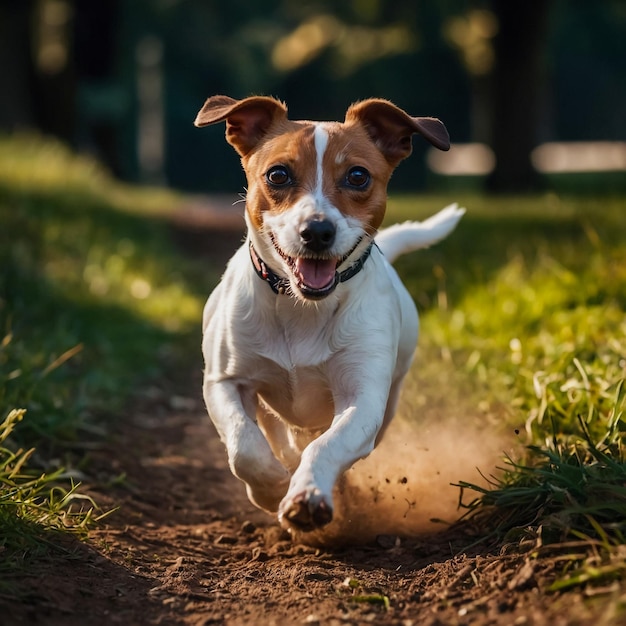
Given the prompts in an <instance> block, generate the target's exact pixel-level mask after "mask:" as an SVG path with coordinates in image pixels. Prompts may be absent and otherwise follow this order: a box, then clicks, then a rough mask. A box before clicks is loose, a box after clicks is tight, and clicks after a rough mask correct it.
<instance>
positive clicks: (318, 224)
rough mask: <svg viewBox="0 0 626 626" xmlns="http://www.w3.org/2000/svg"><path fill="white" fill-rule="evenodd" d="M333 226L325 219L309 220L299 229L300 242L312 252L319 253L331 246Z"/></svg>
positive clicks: (333, 234) (333, 232) (333, 235)
mask: <svg viewBox="0 0 626 626" xmlns="http://www.w3.org/2000/svg"><path fill="white" fill-rule="evenodd" d="M334 240H335V226H334V224H333V223H332V222H331V221H330V220H327V219H313V220H309V221H308V222H307V223H306V224H304V226H303V227H302V228H301V229H300V241H302V243H303V244H304V245H305V246H306V247H307V248H308V249H309V250H312V251H313V252H321V251H322V250H326V249H327V248H330V246H332V245H333V241H334Z"/></svg>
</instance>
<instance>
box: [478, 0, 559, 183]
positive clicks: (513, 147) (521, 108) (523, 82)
mask: <svg viewBox="0 0 626 626" xmlns="http://www.w3.org/2000/svg"><path fill="white" fill-rule="evenodd" d="M550 7H551V2H550V1H549V0H525V2H512V1H511V0H492V3H491V9H492V10H493V12H494V14H495V16H496V19H497V21H498V31H497V33H496V35H495V38H494V40H493V45H494V67H493V74H492V76H491V90H492V91H491V107H490V108H491V145H492V148H493V151H494V153H495V155H496V166H495V169H494V171H493V173H492V174H491V175H490V177H489V179H488V181H487V184H488V187H489V189H491V190H492V191H526V190H529V189H532V188H533V187H534V186H535V185H536V182H537V179H536V177H537V173H536V172H535V170H534V169H533V167H532V165H531V162H530V153H531V151H532V149H533V148H534V147H535V146H536V145H537V139H538V137H537V127H538V119H539V104H540V94H541V90H542V85H543V82H544V78H545V76H544V72H543V68H544V67H545V64H544V52H545V46H546V35H547V25H548V17H549V12H550Z"/></svg>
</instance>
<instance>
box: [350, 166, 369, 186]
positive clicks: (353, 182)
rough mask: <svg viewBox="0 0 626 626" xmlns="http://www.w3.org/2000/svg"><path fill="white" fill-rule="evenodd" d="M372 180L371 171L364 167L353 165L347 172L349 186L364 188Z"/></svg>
mask: <svg viewBox="0 0 626 626" xmlns="http://www.w3.org/2000/svg"><path fill="white" fill-rule="evenodd" d="M369 182H370V173H369V172H368V171H367V170H366V169H365V168H364V167H352V168H350V169H349V170H348V173H347V174H346V183H347V184H348V186H349V187H355V188H357V189H363V188H364V187H367V185H368V184H369Z"/></svg>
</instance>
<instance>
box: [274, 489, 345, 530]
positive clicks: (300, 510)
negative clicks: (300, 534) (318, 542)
mask: <svg viewBox="0 0 626 626" xmlns="http://www.w3.org/2000/svg"><path fill="white" fill-rule="evenodd" d="M278 519H279V521H280V523H281V525H282V526H283V527H284V528H296V529H297V530H302V531H304V532H309V531H312V530H316V529H317V528H321V527H322V526H326V524H329V523H330V522H331V521H332V519H333V509H332V506H331V505H330V504H329V503H328V502H327V501H326V498H325V497H324V496H323V495H322V494H321V493H320V492H319V491H317V490H316V491H303V492H301V493H299V494H297V495H296V496H294V497H293V498H291V497H286V498H285V499H284V500H283V501H282V503H281V505H280V508H279V510H278Z"/></svg>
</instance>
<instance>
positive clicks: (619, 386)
mask: <svg viewBox="0 0 626 626" xmlns="http://www.w3.org/2000/svg"><path fill="white" fill-rule="evenodd" d="M432 203H433V200H429V201H428V204H429V206H428V208H427V210H426V211H424V207H419V208H418V214H423V213H424V212H425V213H428V212H431V211H433V210H435V208H436V207H435V206H432ZM464 203H465V204H466V205H467V206H468V208H469V211H468V214H467V215H466V217H465V218H464V219H463V221H462V222H461V224H460V225H459V227H458V231H457V232H456V233H454V234H453V235H452V236H451V238H450V239H449V240H448V241H446V242H444V243H442V244H441V245H440V246H438V247H437V248H435V249H433V250H430V251H427V252H426V253H424V254H421V255H416V256H415V257H407V258H404V259H402V261H401V263H400V264H399V269H400V271H401V272H402V274H403V276H404V279H405V282H407V284H408V285H409V287H410V289H411V291H412V293H413V296H414V298H415V299H416V301H417V302H418V303H421V305H422V306H421V308H422V310H423V315H422V329H423V333H422V338H421V348H420V349H421V352H422V358H421V359H420V362H421V363H422V364H425V367H426V369H427V370H428V369H429V368H430V371H427V372H426V373H424V374H423V376H422V379H423V380H424V381H430V383H429V382H426V384H431V385H434V386H436V385H439V390H441V389H442V388H443V386H442V385H444V384H445V388H446V389H447V388H449V386H450V380H452V381H453V385H460V387H461V388H462V394H464V397H465V402H466V403H467V402H468V401H469V403H470V404H472V403H474V404H475V405H476V406H481V407H482V409H483V412H484V413H485V418H486V419H487V420H490V421H491V423H492V424H493V427H494V428H504V429H509V430H513V428H515V429H517V430H518V431H520V437H521V438H522V440H523V441H525V443H526V445H525V447H523V448H522V449H520V450H519V451H517V452H516V453H515V454H516V456H515V457H511V458H505V459H503V466H502V468H501V469H502V471H501V473H499V474H498V475H497V477H493V476H492V477H490V483H491V484H490V485H489V487H488V488H485V487H483V486H477V485H475V484H471V483H468V482H464V481H463V480H460V481H459V486H460V487H462V490H463V493H462V498H463V502H464V506H465V507H466V508H467V509H468V513H467V515H466V519H467V518H470V519H472V520H473V521H474V522H476V523H477V527H479V528H480V529H481V530H480V532H481V537H482V539H492V540H493V539H494V538H495V539H497V540H499V541H510V540H512V539H514V538H519V536H521V535H526V536H527V535H529V534H530V535H533V536H534V537H535V538H536V539H537V541H539V542H540V543H542V544H543V545H545V544H551V543H554V542H562V541H572V540H584V541H585V542H586V544H587V546H588V547H590V546H591V547H592V548H593V553H594V556H593V558H591V559H589V558H588V557H587V556H584V557H581V558H580V562H579V568H578V569H576V568H574V571H573V573H572V572H570V573H569V574H567V576H565V577H564V579H563V580H562V581H560V583H559V582H558V581H557V583H555V586H554V589H555V590H556V589H560V588H566V587H567V586H568V585H569V586H573V585H575V584H584V583H588V582H595V583H602V582H606V581H607V580H611V579H612V578H616V577H617V578H620V577H621V575H622V573H623V572H624V571H625V570H626V561H625V560H624V543H625V537H626V521H625V520H626V459H625V457H624V434H625V423H624V419H625V418H624V413H625V410H626V394H625V392H624V378H625V377H626V315H625V307H626V225H625V223H624V220H623V215H624V213H625V212H626V198H620V197H607V198H602V199H599V198H566V197H562V198H559V197H557V196H555V195H553V194H547V195H545V196H543V197H533V198H506V197H504V198H481V197H479V196H476V197H474V198H471V197H468V198H466V199H465V200H464ZM411 204H412V203H411V199H398V200H396V202H395V203H394V204H393V205H392V206H393V207H394V211H393V217H394V218H400V219H406V218H408V217H409V216H410V214H411V212H412V211H413V210H414V209H411V208H410V207H411ZM424 357H426V358H424ZM433 362H434V363H435V364H434V365H432V363H433ZM429 364H430V365H429ZM442 364H447V366H444V368H443V369H444V371H445V367H447V369H448V372H447V374H442ZM429 393H430V394H431V395H433V394H434V393H436V390H433V389H431V390H430V391H429ZM440 393H441V391H440ZM450 395H451V397H452V402H458V400H459V394H458V392H457V393H456V394H455V393H454V392H451V393H450ZM468 399H469V400H468ZM455 408H458V407H453V406H452V405H450V406H449V407H448V410H450V411H451V412H452V411H453V410H454V409H455ZM472 494H473V495H472ZM559 585H561V586H559Z"/></svg>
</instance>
